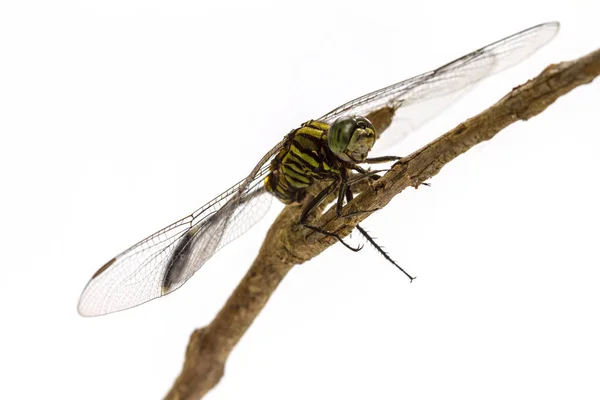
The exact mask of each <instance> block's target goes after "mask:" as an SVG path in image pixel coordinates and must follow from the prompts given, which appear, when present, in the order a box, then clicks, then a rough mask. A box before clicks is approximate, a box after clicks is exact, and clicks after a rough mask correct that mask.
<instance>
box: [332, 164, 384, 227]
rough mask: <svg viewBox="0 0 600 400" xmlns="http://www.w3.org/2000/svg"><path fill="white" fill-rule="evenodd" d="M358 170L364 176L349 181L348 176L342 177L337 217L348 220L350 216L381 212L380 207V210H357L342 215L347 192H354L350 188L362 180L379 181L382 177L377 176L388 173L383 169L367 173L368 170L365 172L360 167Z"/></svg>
mask: <svg viewBox="0 0 600 400" xmlns="http://www.w3.org/2000/svg"><path fill="white" fill-rule="evenodd" d="M356 167H358V166H356ZM356 170H357V171H358V172H360V173H361V174H362V175H360V176H357V177H354V178H352V179H348V177H347V176H346V175H342V183H341V184H340V192H339V195H338V201H337V207H336V212H337V216H338V217H344V218H347V217H350V216H352V215H356V214H363V213H372V212H375V211H379V210H380V208H379V207H378V208H374V209H371V210H357V211H352V212H349V213H347V214H343V213H342V207H343V205H344V196H346V192H347V191H350V193H352V190H351V189H350V187H351V186H352V185H353V184H355V183H357V182H360V181H362V180H365V179H369V178H371V179H379V178H380V177H379V175H377V173H379V172H385V171H387V170H383V169H382V170H374V171H367V170H365V169H363V168H360V167H358V168H356ZM348 201H349V200H348Z"/></svg>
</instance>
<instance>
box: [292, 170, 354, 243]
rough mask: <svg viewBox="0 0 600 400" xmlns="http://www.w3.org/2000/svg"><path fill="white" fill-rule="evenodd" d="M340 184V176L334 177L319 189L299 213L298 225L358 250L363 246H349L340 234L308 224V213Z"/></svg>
mask: <svg viewBox="0 0 600 400" xmlns="http://www.w3.org/2000/svg"><path fill="white" fill-rule="evenodd" d="M339 185H340V178H336V179H335V180H334V181H333V182H332V183H331V185H329V186H328V187H326V188H325V189H323V190H322V191H321V193H319V194H318V195H316V196H315V198H314V199H312V200H311V202H310V203H308V205H307V206H306V208H305V209H304V210H303V211H302V214H301V215H300V221H298V222H299V223H300V225H303V226H305V227H307V228H309V229H312V230H313V231H315V232H319V233H321V234H323V235H325V236H331V237H334V238H336V239H337V240H338V241H339V242H340V243H342V244H343V245H344V246H346V247H347V248H348V249H350V250H352V251H360V250H361V249H362V247H363V246H358V247H352V246H350V245H349V244H348V243H346V242H344V240H343V239H342V238H341V237H340V235H338V234H337V233H335V232H329V231H328V230H325V229H323V228H320V227H318V226H314V225H310V224H309V223H308V215H309V214H310V213H311V212H312V211H313V210H314V209H315V208H317V207H318V206H319V205H320V204H321V203H322V202H323V201H324V200H325V198H327V197H328V196H329V195H331V194H332V193H333V192H335V190H336V189H337V188H338V186H339Z"/></svg>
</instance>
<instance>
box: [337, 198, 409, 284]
mask: <svg viewBox="0 0 600 400" xmlns="http://www.w3.org/2000/svg"><path fill="white" fill-rule="evenodd" d="M352 198H353V195H352V191H351V190H350V189H349V188H348V189H347V190H346V200H347V201H350V200H352ZM356 229H358V231H359V232H360V233H361V235H363V236H364V237H365V239H367V241H368V242H369V243H371V244H372V245H373V247H375V250H377V252H378V253H379V254H381V255H382V256H383V257H384V258H385V259H386V260H388V261H389V262H391V263H392V264H393V265H394V266H395V267H396V268H398V269H399V270H400V271H402V272H403V273H404V275H406V276H407V277H408V279H410V281H411V282H412V281H413V279H415V278H416V276H411V275H409V273H408V272H406V271H405V270H404V268H402V267H401V266H400V265H398V263H396V261H394V260H393V259H392V257H390V255H389V254H388V253H387V251H385V250H384V248H383V247H382V246H380V245H379V244H377V242H376V241H375V239H374V238H373V237H371V235H369V233H368V232H367V231H366V230H364V229H363V227H362V226H360V225H356Z"/></svg>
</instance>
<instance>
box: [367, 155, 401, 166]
mask: <svg viewBox="0 0 600 400" xmlns="http://www.w3.org/2000/svg"><path fill="white" fill-rule="evenodd" d="M403 158H404V157H398V156H383V157H371V158H367V159H365V160H364V161H363V163H364V164H379V163H386V162H392V161H401V160H402V159H403Z"/></svg>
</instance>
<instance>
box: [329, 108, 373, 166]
mask: <svg viewBox="0 0 600 400" xmlns="http://www.w3.org/2000/svg"><path fill="white" fill-rule="evenodd" d="M327 142H328V144H329V148H330V149H331V151H333V152H334V153H335V155H337V156H338V157H340V158H341V159H343V160H344V161H350V162H356V163H361V162H363V161H364V160H365V159H366V158H367V155H368V154H369V151H371V148H372V147H373V144H375V128H373V124H371V122H370V121H369V120H368V119H366V118H364V117H350V116H344V117H339V118H338V119H336V120H335V121H334V122H333V124H331V127H329V132H328V133H327Z"/></svg>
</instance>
